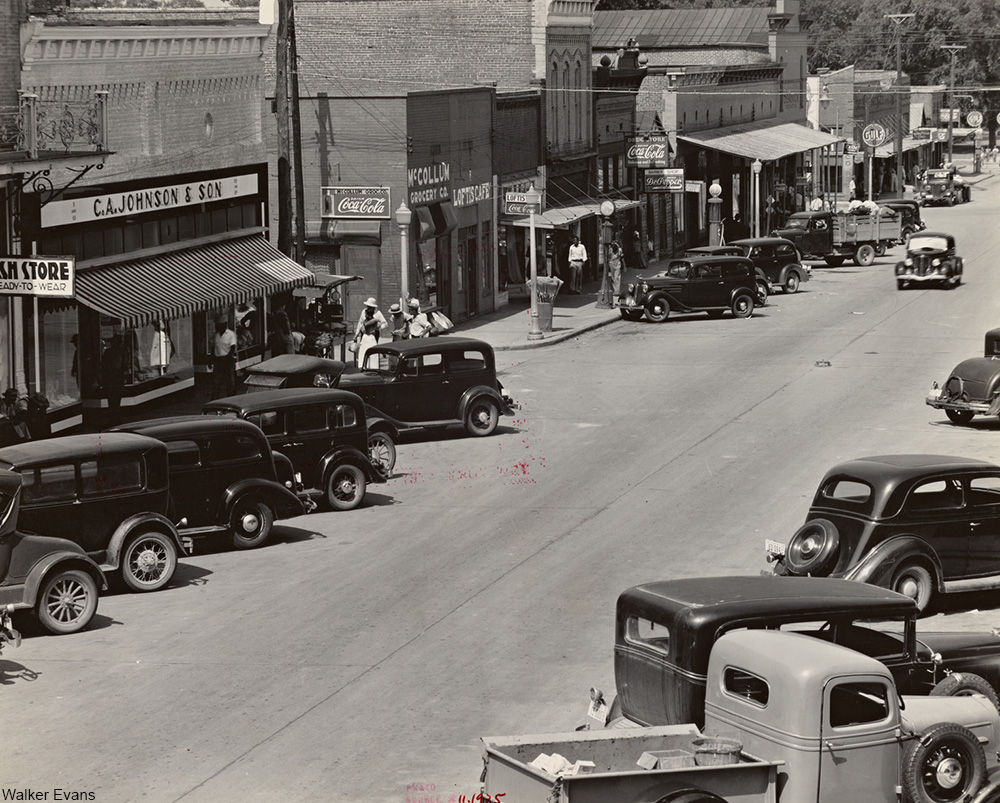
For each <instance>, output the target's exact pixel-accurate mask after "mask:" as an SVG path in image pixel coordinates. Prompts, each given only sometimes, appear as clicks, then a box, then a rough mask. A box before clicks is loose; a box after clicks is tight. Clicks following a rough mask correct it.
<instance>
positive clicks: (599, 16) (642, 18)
mask: <svg viewBox="0 0 1000 803" xmlns="http://www.w3.org/2000/svg"><path fill="white" fill-rule="evenodd" d="M770 11H771V9H770V8H761V7H754V8H685V9H658V10H652V11H597V12H595V13H594V34H593V47H595V48H613V49H616V48H619V47H622V46H623V45H624V44H625V43H626V42H627V41H628V40H629V39H630V38H634V39H635V40H636V42H637V44H638V45H639V47H640V48H641V49H643V50H648V49H650V48H658V47H678V46H683V47H692V46H700V45H713V44H714V45H723V44H747V43H754V44H766V43H767V40H768V26H767V17H768V14H769V13H770Z"/></svg>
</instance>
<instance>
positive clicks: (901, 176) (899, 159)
mask: <svg viewBox="0 0 1000 803" xmlns="http://www.w3.org/2000/svg"><path fill="white" fill-rule="evenodd" d="M882 16H884V17H888V18H889V19H891V20H892V21H893V22H894V23H896V181H897V185H898V188H899V195H900V197H902V196H903V185H904V184H905V183H906V178H905V177H906V173H905V172H904V171H903V53H902V50H901V45H902V43H903V32H902V29H901V27H900V26H902V24H903V22H904V21H905V20H908V19H913V18H914V17H915V16H916V14H883V15H882Z"/></svg>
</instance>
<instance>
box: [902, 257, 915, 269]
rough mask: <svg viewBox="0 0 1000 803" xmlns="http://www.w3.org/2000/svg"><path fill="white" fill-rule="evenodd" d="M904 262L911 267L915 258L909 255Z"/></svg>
mask: <svg viewBox="0 0 1000 803" xmlns="http://www.w3.org/2000/svg"><path fill="white" fill-rule="evenodd" d="M903 264H904V265H906V267H910V266H911V265H912V264H913V260H912V259H910V258H909V257H907V258H906V259H904V260H903Z"/></svg>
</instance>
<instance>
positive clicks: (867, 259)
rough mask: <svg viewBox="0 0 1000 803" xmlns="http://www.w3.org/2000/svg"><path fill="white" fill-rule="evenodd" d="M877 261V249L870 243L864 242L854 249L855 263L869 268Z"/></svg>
mask: <svg viewBox="0 0 1000 803" xmlns="http://www.w3.org/2000/svg"><path fill="white" fill-rule="evenodd" d="M874 261H875V249H874V248H872V247H871V246H870V245H869V244H868V243H862V244H861V245H859V246H858V247H857V248H855V249H854V264H855V265H857V266H859V267H862V268H867V267H868V266H869V265H871V264H872V263H873V262H874Z"/></svg>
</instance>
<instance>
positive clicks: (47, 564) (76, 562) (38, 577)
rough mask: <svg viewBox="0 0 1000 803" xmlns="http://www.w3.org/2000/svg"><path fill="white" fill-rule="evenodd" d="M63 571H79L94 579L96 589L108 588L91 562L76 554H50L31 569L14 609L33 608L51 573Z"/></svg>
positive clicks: (94, 564) (84, 556) (101, 574)
mask: <svg viewBox="0 0 1000 803" xmlns="http://www.w3.org/2000/svg"><path fill="white" fill-rule="evenodd" d="M64 569H80V570H82V571H85V572H86V573H87V574H89V575H90V576H91V577H93V578H94V582H95V583H97V588H98V589H99V590H100V591H104V590H106V589H107V587H108V581H107V580H106V579H105V577H104V572H102V571H101V567H100V566H98V565H97V564H96V563H95V562H94V561H93V560H91V559H90V558H88V557H87V556H86V555H81V554H79V553H78V552H69V551H65V552H52V553H50V554H48V555H46V556H45V557H44V558H42V559H41V560H40V561H38V563H36V564H35V565H34V566H32V567H31V571H29V572H28V577H27V578H26V579H25V581H24V594H23V596H22V598H21V602H20V603H17V602H15V603H13V604H14V607H15V608H19V609H20V608H34V607H35V603H36V602H37V600H38V590H39V589H40V588H41V587H42V583H44V582H45V578H46V577H48V576H49V575H50V574H51V573H52V572H53V571H56V570H58V571H62V570H64Z"/></svg>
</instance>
